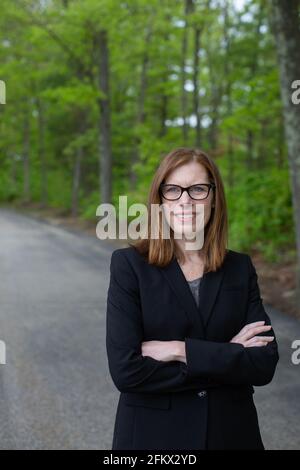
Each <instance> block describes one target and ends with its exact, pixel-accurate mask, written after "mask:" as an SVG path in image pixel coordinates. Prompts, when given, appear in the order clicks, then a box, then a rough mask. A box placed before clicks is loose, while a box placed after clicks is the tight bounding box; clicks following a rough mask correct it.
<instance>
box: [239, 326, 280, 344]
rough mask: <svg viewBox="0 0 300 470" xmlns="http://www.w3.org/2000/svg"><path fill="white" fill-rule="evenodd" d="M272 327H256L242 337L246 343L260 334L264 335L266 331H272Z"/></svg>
mask: <svg viewBox="0 0 300 470" xmlns="http://www.w3.org/2000/svg"><path fill="white" fill-rule="evenodd" d="M271 328H272V326H271V325H264V326H256V327H254V328H249V329H248V330H247V331H246V332H245V333H243V334H241V337H242V339H243V340H244V341H247V340H248V339H250V338H252V337H253V336H256V335H258V334H259V333H263V332H265V331H269V330H271Z"/></svg>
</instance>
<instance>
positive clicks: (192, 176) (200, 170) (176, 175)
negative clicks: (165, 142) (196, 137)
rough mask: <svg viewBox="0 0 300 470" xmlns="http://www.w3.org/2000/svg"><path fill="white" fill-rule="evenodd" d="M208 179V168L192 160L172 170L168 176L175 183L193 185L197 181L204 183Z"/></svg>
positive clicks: (167, 179)
mask: <svg viewBox="0 0 300 470" xmlns="http://www.w3.org/2000/svg"><path fill="white" fill-rule="evenodd" d="M207 179H208V173H207V170H206V168H205V167H204V166H203V165H201V164H200V163H197V162H191V163H188V164H185V165H182V166H180V167H178V168H175V169H174V170H172V172H171V173H170V174H169V175H168V177H167V178H166V181H168V182H169V181H170V182H172V183H173V184H185V185H192V184H195V183H204V182H205V181H206V180H207ZM171 180H172V181H171Z"/></svg>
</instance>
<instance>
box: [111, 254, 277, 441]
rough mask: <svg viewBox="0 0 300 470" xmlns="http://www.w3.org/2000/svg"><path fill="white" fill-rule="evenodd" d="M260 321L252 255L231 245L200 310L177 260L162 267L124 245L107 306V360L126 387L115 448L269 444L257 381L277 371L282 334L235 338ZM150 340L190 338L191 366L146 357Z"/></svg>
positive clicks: (203, 292) (211, 276)
mask: <svg viewBox="0 0 300 470" xmlns="http://www.w3.org/2000/svg"><path fill="white" fill-rule="evenodd" d="M260 320H265V322H266V324H270V319H269V317H268V315H267V314H266V312H265V309H264V307H263V303H262V298H261V297H260V290H259V287H258V283H257V274H256V270H255V267H254V266H253V263H252V260H251V258H250V256H249V255H247V254H245V253H238V252H235V251H232V250H227V254H226V257H225V260H224V263H223V264H222V266H221V268H219V269H218V270H217V271H215V272H213V271H211V272H209V273H205V274H204V275H203V279H202V281H201V284H200V296H199V309H198V308H197V305H196V302H195V300H194V297H193V295H192V292H191V291H190V288H189V285H188V283H187V281H186V278H185V276H184V274H183V272H182V270H181V268H180V266H179V264H178V262H177V260H176V258H174V259H173V261H171V263H170V264H168V266H166V267H164V268H159V267H157V266H154V265H150V264H148V263H147V261H146V259H145V258H144V257H142V256H141V255H140V254H139V253H138V251H137V250H136V249H135V248H134V247H132V246H130V247H126V248H118V249H116V250H115V251H114V252H113V253H112V256H111V264H110V284H109V288H108V295H107V312H106V350H107V357H108V366H109V371H110V374H111V377H112V380H113V382H114V384H115V386H116V387H117V389H118V390H119V391H120V392H121V393H120V396H119V401H118V407H117V411H116V419H115V426H114V435H113V443H112V450H116V449H121V450H124V449H133V450H138V449H146V450H149V449H156V450H171V449H173V450H177V449H186V450H191V449H193V450H200V449H264V446H263V443H262V440H261V435H260V431H259V425H258V419H257V412H256V408H255V405H254V402H253V393H254V388H253V385H256V386H261V385H266V384H268V383H269V382H270V381H271V380H272V378H273V375H274V372H275V368H276V364H277V362H278V359H279V355H278V348H277V342H276V338H275V339H274V341H272V342H271V343H269V344H268V345H267V346H262V347H252V348H244V346H243V345H241V344H236V343H230V340H231V339H232V338H233V336H235V335H236V334H237V333H238V332H239V331H240V330H241V329H242V327H243V326H244V325H246V324H247V323H252V322H255V321H260ZM263 334H264V335H272V336H275V334H274V331H273V330H272V329H271V330H270V331H269V332H267V333H263ZM150 340H159V341H171V340H180V341H185V346H186V358H187V364H185V363H184V362H181V361H169V362H167V361H157V360H155V359H153V358H151V357H149V356H142V355H141V343H142V342H143V341H150Z"/></svg>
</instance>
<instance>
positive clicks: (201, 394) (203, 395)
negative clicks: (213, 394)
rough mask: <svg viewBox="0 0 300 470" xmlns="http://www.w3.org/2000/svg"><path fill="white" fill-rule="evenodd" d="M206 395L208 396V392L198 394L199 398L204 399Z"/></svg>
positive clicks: (202, 391) (203, 391)
mask: <svg viewBox="0 0 300 470" xmlns="http://www.w3.org/2000/svg"><path fill="white" fill-rule="evenodd" d="M206 395H207V391H206V390H201V392H199V393H198V396H199V397H200V398H204V397H206Z"/></svg>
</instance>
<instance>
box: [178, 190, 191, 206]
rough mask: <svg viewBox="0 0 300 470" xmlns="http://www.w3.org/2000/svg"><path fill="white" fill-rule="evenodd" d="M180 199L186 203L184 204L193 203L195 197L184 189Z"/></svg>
mask: <svg viewBox="0 0 300 470" xmlns="http://www.w3.org/2000/svg"><path fill="white" fill-rule="evenodd" d="M179 201H180V202H181V203H184V204H187V203H189V204H192V203H193V199H192V198H191V197H190V195H189V193H188V192H187V191H183V192H182V194H181V198H180V199H179Z"/></svg>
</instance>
